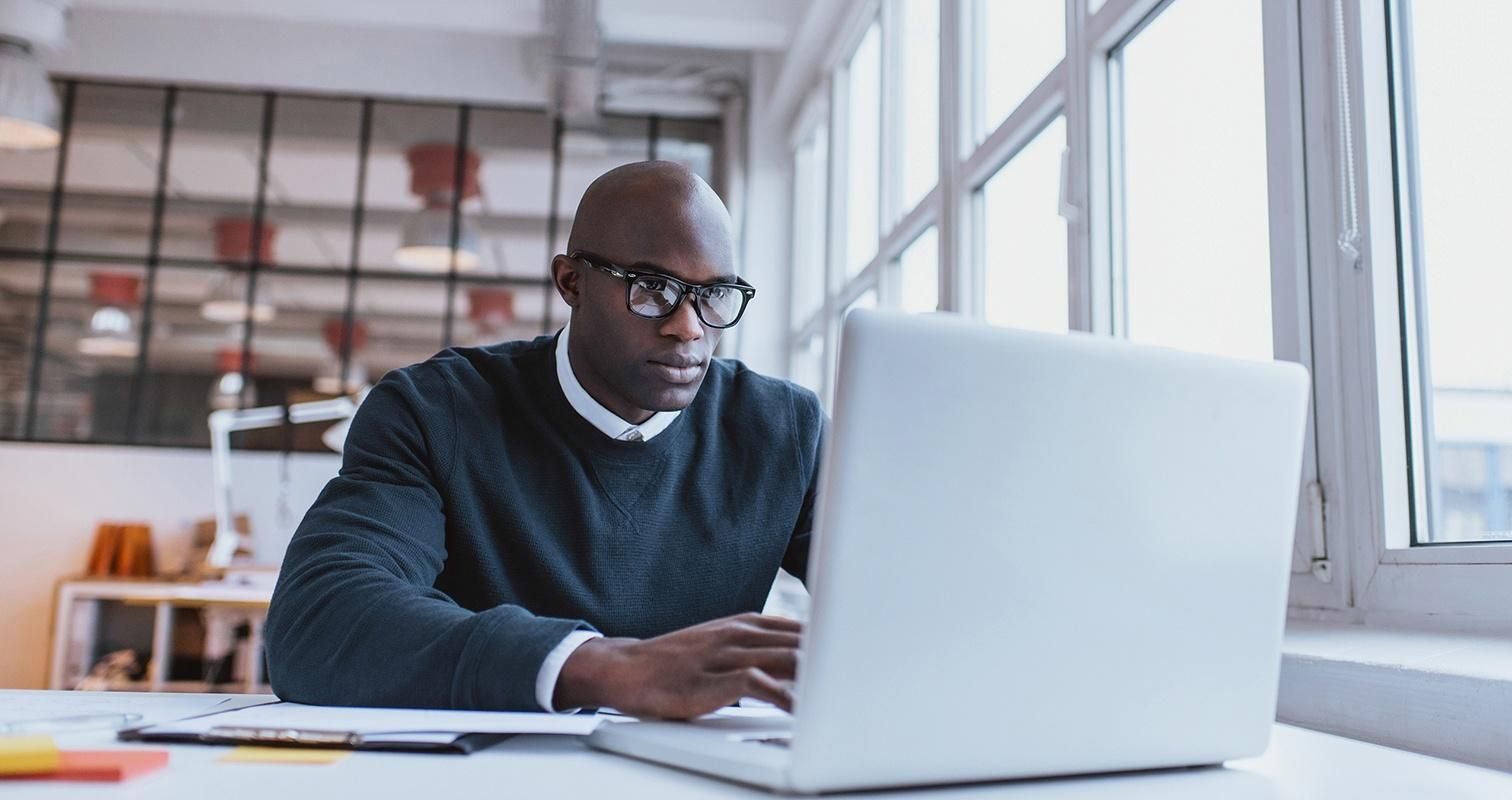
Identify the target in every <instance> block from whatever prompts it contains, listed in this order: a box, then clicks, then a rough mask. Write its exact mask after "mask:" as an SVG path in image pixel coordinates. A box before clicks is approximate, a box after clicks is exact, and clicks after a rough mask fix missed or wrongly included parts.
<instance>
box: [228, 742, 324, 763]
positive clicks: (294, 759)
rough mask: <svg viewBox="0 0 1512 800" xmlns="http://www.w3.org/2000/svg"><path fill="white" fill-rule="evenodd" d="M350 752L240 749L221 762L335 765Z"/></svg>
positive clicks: (306, 749) (296, 748)
mask: <svg viewBox="0 0 1512 800" xmlns="http://www.w3.org/2000/svg"><path fill="white" fill-rule="evenodd" d="M350 753H351V751H350V750H326V749H316V748H299V747H251V746H248V747H238V748H236V749H235V750H232V751H231V752H229V753H227V754H225V755H224V756H221V758H220V760H221V761H223V762H227V763H235V764H334V763H336V762H337V761H340V760H341V759H343V758H346V757H347V756H348V755H349V754H350Z"/></svg>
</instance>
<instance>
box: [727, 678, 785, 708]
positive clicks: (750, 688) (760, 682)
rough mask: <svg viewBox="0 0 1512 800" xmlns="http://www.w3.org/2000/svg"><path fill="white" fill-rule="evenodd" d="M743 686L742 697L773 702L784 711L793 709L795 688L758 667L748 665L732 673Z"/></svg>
mask: <svg viewBox="0 0 1512 800" xmlns="http://www.w3.org/2000/svg"><path fill="white" fill-rule="evenodd" d="M730 674H731V675H733V676H734V677H735V680H736V681H738V683H739V686H740V687H741V689H740V693H741V696H742V697H754V698H756V699H757V700H763V701H765V702H768V703H771V704H772V705H774V706H777V707H778V708H780V709H782V710H783V711H788V712H791V711H792V710H793V690H792V689H791V688H789V687H788V685H787V684H785V683H782V682H781V681H779V680H777V679H776V678H773V677H772V676H771V675H768V674H766V673H765V672H763V671H762V670H761V669H759V668H757V667H746V668H745V669H743V670H739V671H736V672H733V673H730Z"/></svg>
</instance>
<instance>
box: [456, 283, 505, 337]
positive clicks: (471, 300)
mask: <svg viewBox="0 0 1512 800" xmlns="http://www.w3.org/2000/svg"><path fill="white" fill-rule="evenodd" d="M467 318H468V319H470V320H472V321H473V325H474V326H476V327H477V329H478V333H479V334H481V335H484V336H496V335H499V334H500V333H502V332H503V330H504V328H505V326H507V325H509V323H511V322H514V318H515V313H514V292H511V291H510V290H508V289H498V288H494V287H491V286H479V287H475V288H472V289H469V290H468V291H467Z"/></svg>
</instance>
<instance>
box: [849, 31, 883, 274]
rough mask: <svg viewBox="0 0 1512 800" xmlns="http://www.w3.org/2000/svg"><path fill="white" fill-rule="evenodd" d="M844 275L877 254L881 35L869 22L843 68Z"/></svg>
mask: <svg viewBox="0 0 1512 800" xmlns="http://www.w3.org/2000/svg"><path fill="white" fill-rule="evenodd" d="M844 108H845V111H846V125H845V132H846V134H845V144H846V148H845V176H846V177H845V189H846V191H845V202H844V208H845V261H844V263H845V274H846V276H847V277H850V276H854V275H856V274H858V273H860V272H861V270H862V269H863V268H865V267H866V265H867V264H868V263H869V262H870V261H871V259H872V256H874V255H876V253H877V220H878V215H879V213H880V208H881V206H880V198H879V196H878V192H877V190H878V182H877V171H878V169H879V168H880V166H881V146H882V145H881V127H880V126H881V121H882V115H881V108H882V32H881V26H880V25H879V24H878V23H875V22H873V23H872V24H871V25H870V26H869V27H868V28H867V29H866V34H865V35H864V36H862V37H861V44H859V45H858V46H857V47H856V52H855V54H854V55H852V56H851V59H850V64H849V65H848V66H847V67H846V81H845V104H844Z"/></svg>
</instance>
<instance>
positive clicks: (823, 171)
mask: <svg viewBox="0 0 1512 800" xmlns="http://www.w3.org/2000/svg"><path fill="white" fill-rule="evenodd" d="M828 188H829V130H828V128H827V127H826V126H824V125H816V126H814V128H813V129H812V130H811V131H810V132H809V134H808V136H806V137H804V139H803V141H802V142H801V143H800V144H799V145H798V149H797V151H796V153H795V157H794V164H793V228H792V231H793V263H792V271H793V301H792V324H793V325H794V326H799V325H802V324H803V323H804V322H806V321H807V320H808V319H809V317H811V316H813V315H814V313H815V312H817V311H818V310H819V306H820V305H822V304H823V303H824V288H825V281H824V265H825V255H824V254H825V247H826V242H827V238H826V236H825V234H826V231H827V226H826V225H825V221H826V219H825V212H826V209H827V206H826V202H825V200H826V198H827V197H828V196H829V195H828Z"/></svg>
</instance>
